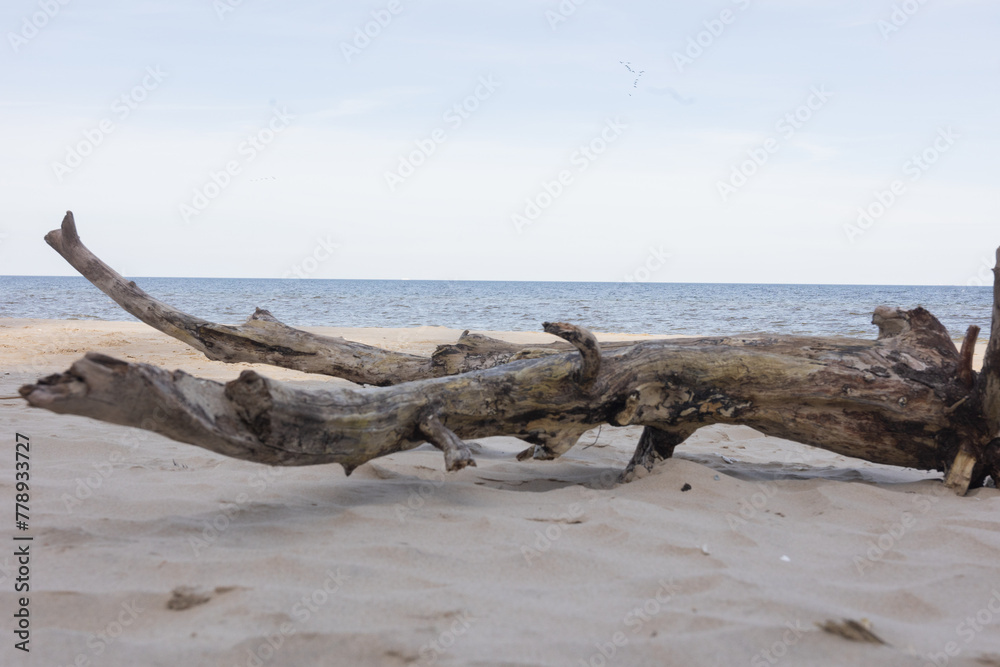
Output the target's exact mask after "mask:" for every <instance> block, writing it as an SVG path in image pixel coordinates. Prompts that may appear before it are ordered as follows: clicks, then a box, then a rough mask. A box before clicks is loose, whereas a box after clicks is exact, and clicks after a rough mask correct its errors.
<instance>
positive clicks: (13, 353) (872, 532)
mask: <svg viewBox="0 0 1000 667" xmlns="http://www.w3.org/2000/svg"><path fill="white" fill-rule="evenodd" d="M307 328H308V329H309V330H312V331H319V332H323V333H327V334H335V335H343V336H344V337H346V338H348V339H351V340H357V341H360V342H364V343H368V344H373V345H379V346H383V347H387V348H389V349H393V350H402V351H407V352H412V353H417V354H429V353H430V352H431V351H432V350H433V349H434V347H435V346H436V345H438V344H440V343H445V342H453V341H454V340H455V339H456V338H457V337H458V335H459V333H460V332H459V331H455V330H449V329H443V328H436V327H424V328H419V329H328V328H312V327H307ZM482 333H489V334H490V335H495V336H497V337H501V338H505V339H509V340H514V341H520V342H532V341H537V342H549V341H550V340H552V339H551V337H549V336H547V335H545V334H541V333H538V334H534V333H513V334H511V333H507V334H504V333H496V332H482ZM604 338H605V339H609V338H631V339H641V338H648V337H644V336H604ZM91 350H93V351H100V352H103V353H105V354H109V355H113V356H116V357H120V358H123V359H126V360H129V361H142V362H147V363H151V364H156V365H159V366H163V367H167V368H171V369H174V368H180V369H184V370H186V371H188V372H190V373H192V374H195V375H198V376H202V377H207V378H211V379H215V380H220V381H225V380H229V379H232V378H234V377H236V376H237V375H238V374H239V373H240V372H241V371H242V370H244V369H247V368H255V369H256V370H258V371H259V372H261V373H262V374H264V375H267V376H269V377H272V378H276V379H280V380H285V381H288V382H294V383H300V384H301V385H302V386H321V385H329V384H331V383H334V384H336V383H340V382H342V381H340V380H335V379H325V378H318V377H316V376H310V375H304V374H302V373H298V372H295V371H289V370H285V369H279V368H274V367H269V366H251V365H249V364H231V365H229V364H223V363H219V362H212V361H208V360H207V359H205V358H204V357H203V356H202V355H201V354H199V353H197V352H195V351H194V350H192V349H190V348H188V347H187V346H185V345H184V344H182V343H180V342H179V341H176V340H174V339H172V338H169V337H168V336H166V335H164V334H162V333H159V332H157V331H155V330H153V329H151V328H150V327H148V326H146V325H144V324H140V323H123V322H100V321H55V320H15V319H6V320H0V396H2V397H4V400H2V401H0V424H2V432H3V433H4V436H3V437H4V439H5V440H6V442H7V446H6V448H5V450H4V451H5V454H4V456H5V457H6V461H5V463H4V464H3V466H2V470H3V476H2V478H0V490H2V497H3V498H4V501H5V502H6V503H7V506H8V507H12V506H13V505H14V495H15V489H14V461H15V453H14V441H15V438H16V434H18V433H19V434H22V435H25V436H27V437H28V438H30V444H31V449H30V471H31V472H30V474H31V478H30V479H31V493H30V530H29V531H27V532H28V533H29V534H30V535H31V536H32V537H33V538H34V539H33V541H32V542H31V543H30V554H31V556H30V624H31V625H30V627H31V644H30V648H31V653H30V659H29V656H28V655H25V654H23V653H22V652H20V651H17V650H16V649H15V648H14V643H15V642H16V641H17V639H16V636H15V635H14V634H13V630H14V624H15V619H13V618H12V614H13V613H14V611H15V610H16V609H17V608H18V604H17V602H18V597H19V594H17V593H15V592H14V583H15V579H16V577H17V576H18V564H17V559H16V557H15V556H14V549H13V547H9V548H5V549H4V550H3V555H2V556H0V581H2V582H3V583H2V589H0V590H2V592H0V610H2V613H3V615H4V618H5V619H6V621H5V622H4V626H3V627H4V633H3V636H4V642H3V647H2V649H0V655H2V656H3V658H2V659H0V663H2V664H5V665H19V664H24V665H28V664H32V665H46V666H50V665H51V666H60V667H61V666H64V665H78V666H86V665H102V666H103V665H108V666H114V665H128V666H134V665H149V666H163V667H168V666H169V667H174V666H176V665H190V666H206V667H207V666H209V665H211V666H224V667H235V666H237V665H239V666H240V667H243V666H249V667H255V666H256V667H260V666H261V665H276V666H286V665H289V666H292V665H338V666H339V665H344V666H358V665H484V666H485V665H490V666H495V665H523V666H527V665H568V666H574V667H577V666H582V665H592V666H594V667H601V666H603V665H750V666H752V667H759V666H762V665H778V664H782V665H790V666H791V665H915V666H918V665H919V666H922V665H945V664H947V665H1000V566H998V565H997V556H998V554H1000V493H998V491H997V490H996V489H992V488H990V489H978V490H975V491H973V492H971V493H970V494H969V495H968V496H967V497H965V498H958V497H955V496H953V495H951V494H950V493H946V492H945V491H944V489H943V488H942V486H941V484H940V477H941V475H940V474H938V473H927V472H923V471H916V470H908V469H900V468H890V467H885V466H878V465H873V464H870V463H867V462H864V461H860V460H856V459H848V458H844V457H841V456H837V455H834V454H832V453H829V452H825V451H822V450H818V449H814V448H811V447H806V446H803V445H799V444H796V443H792V442H788V441H784V440H778V439H775V438H769V437H764V436H762V435H761V434H759V433H756V432H755V431H753V430H751V429H749V428H745V427H721V426H713V427H707V428H704V429H702V430H701V431H699V432H697V433H696V434H695V435H694V436H693V437H692V438H690V439H689V440H688V441H687V442H686V443H685V444H684V445H682V446H681V447H679V448H678V450H677V453H676V456H675V458H674V459H672V460H670V461H667V462H666V463H664V464H663V465H662V466H660V467H659V468H657V469H655V470H654V471H653V472H652V473H650V474H648V475H645V476H643V477H641V478H640V479H637V480H636V481H634V482H632V483H629V484H625V485H618V484H616V483H615V479H616V477H617V474H618V472H619V471H620V470H621V469H622V468H623V467H624V466H625V464H626V463H627V461H628V460H629V458H630V456H631V453H632V450H633V449H634V447H635V443H636V441H637V440H638V437H639V433H640V431H641V429H640V428H638V427H628V428H612V427H608V426H605V427H603V428H602V429H600V430H599V431H598V430H594V431H591V432H590V433H588V434H586V435H585V436H584V437H583V438H582V439H581V442H580V444H578V445H577V446H576V447H575V448H574V449H572V450H571V451H570V452H569V453H568V454H566V455H565V456H563V457H562V458H561V459H559V460H556V461H550V462H544V461H528V462H523V463H522V462H518V461H516V460H515V459H514V454H515V453H516V452H517V451H519V450H520V449H522V448H523V443H521V442H520V441H517V440H515V439H512V438H487V439H482V440H477V441H474V442H473V443H471V446H472V449H473V451H474V454H475V456H476V459H477V462H478V466H479V467H477V468H467V469H465V470H462V471H460V472H457V473H444V472H443V469H444V466H443V460H442V456H441V454H440V452H438V451H437V450H434V449H432V448H431V447H430V446H428V445H424V446H422V447H420V448H419V449H417V450H414V451H410V452H404V453H400V454H396V455H393V456H389V457H385V458H382V459H378V460H376V461H373V462H371V463H368V464H365V465H364V466H362V467H360V468H359V469H358V470H356V471H355V473H354V474H353V475H352V476H351V477H349V478H348V477H345V475H344V473H343V470H342V469H341V467H340V466H338V465H329V466H316V467H309V468H288V469H274V468H269V467H266V466H262V465H256V464H252V463H245V462H241V461H236V460H232V459H227V458H223V457H220V456H217V455H214V454H212V453H209V452H206V451H203V450H201V449H199V448H196V447H193V446H190V445H184V444H180V443H176V442H173V441H170V440H167V439H165V438H163V437H160V436H158V435H155V434H152V433H148V432H145V431H140V430H136V429H127V428H121V427H117V426H113V425H110V424H104V423H100V422H96V421H92V420H89V419H84V418H78V417H67V416H60V415H56V414H52V413H49V412H46V411H42V410H37V409H31V408H28V407H27V405H26V404H25V403H24V402H23V401H22V400H20V399H11V398H9V397H14V396H16V395H17V389H18V387H19V386H21V385H22V384H25V383H28V382H33V381H35V380H36V379H37V378H39V377H43V376H45V375H48V374H51V373H57V372H62V371H64V370H66V369H67V368H68V367H69V365H70V364H71V363H72V362H73V361H74V360H76V359H78V358H80V357H81V356H83V354H84V353H85V352H86V351H91ZM8 519H9V522H8V524H7V528H6V530H7V534H8V535H9V536H12V535H14V534H16V533H17V531H16V530H15V529H14V516H13V511H10V513H9V514H8ZM9 539H10V537H8V540H9ZM11 544H15V543H14V542H10V541H9V542H8V545H11ZM845 621H853V622H854V623H856V624H858V625H859V626H862V627H865V628H867V629H868V630H869V631H870V632H871V633H873V634H874V635H875V636H877V637H878V638H879V639H880V640H881V641H882V642H884V643H882V644H878V643H872V642H862V641H855V640H852V639H851V638H849V637H846V636H844V635H850V634H851V631H850V628H851V624H845ZM829 622H833V625H831V624H829ZM821 626H825V627H826V629H823V627H821ZM837 628H842V630H841V631H840V632H838V631H837Z"/></svg>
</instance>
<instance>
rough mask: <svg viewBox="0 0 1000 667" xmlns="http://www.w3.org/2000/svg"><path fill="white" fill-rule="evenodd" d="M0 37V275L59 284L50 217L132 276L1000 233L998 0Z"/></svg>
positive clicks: (51, 26)
mask: <svg viewBox="0 0 1000 667" xmlns="http://www.w3.org/2000/svg"><path fill="white" fill-rule="evenodd" d="M0 26H2V27H3V32H4V34H5V38H4V44H3V46H2V47H0V51H2V55H0V59H2V63H3V64H2V69H0V91H2V93H0V115H2V116H0V120H2V124H0V127H2V133H3V149H2V151H0V207H2V213H3V214H2V216H0V274H6V275H12V274H13V275H17V274H35V275H72V274H73V271H72V269H71V268H70V267H69V266H68V265H67V264H65V262H64V261H63V260H62V259H61V258H59V257H58V256H57V255H56V254H55V252H54V251H52V250H51V249H49V248H48V246H46V245H45V244H44V242H43V241H42V236H43V235H44V234H45V232H47V231H48V230H50V229H52V228H54V227H56V226H57V225H58V223H59V221H60V220H61V218H62V215H63V213H64V212H65V211H66V210H67V209H72V210H73V211H74V212H75V214H76V218H77V222H78V225H79V228H80V232H81V235H82V237H83V239H84V241H85V242H86V243H87V244H88V246H89V247H90V248H91V249H92V250H94V251H95V252H96V253H97V254H98V255H100V256H101V257H102V258H104V259H105V260H106V261H108V262H109V263H110V264H111V265H112V266H114V267H115V268H117V269H119V270H120V271H122V272H123V273H125V274H126V275H130V276H235V277H265V278H276V277H282V276H284V275H289V274H290V272H295V271H297V273H298V274H300V275H305V276H308V277H313V278H402V279H450V280H451V279H457V280H479V279H492V280H593V281H619V280H623V279H625V278H626V277H632V278H639V279H648V280H654V281H668V282H780V283H889V284H966V283H967V282H968V281H969V280H970V279H974V278H975V277H976V276H980V275H982V273H983V272H982V268H983V266H984V265H985V264H987V263H991V262H992V260H991V257H992V251H993V249H995V248H996V247H997V245H998V244H1000V224H998V223H1000V215H998V214H1000V189H998V187H997V182H998V177H1000V165H998V162H997V160H998V156H1000V141H998V134H997V122H998V111H997V110H998V108H1000V104H998V102H1000V96H998V74H1000V39H998V38H997V35H998V34H1000V3H998V2H996V1H995V0H982V1H975V0H924V1H923V2H920V1H919V0H905V1H903V2H901V1H899V0H895V1H893V0H863V1H862V0H846V1H844V0H836V1H835V0H809V1H807V0H800V1H793V0H770V1H767V0H736V1H733V0H713V1H694V2H693V1H690V0H685V1H684V2H681V1H679V0H677V1H666V2H665V1H663V0H658V1H654V0H625V1H615V2H612V0H563V1H562V2H559V1H557V0H503V1H500V0H489V1H482V0H480V1H477V2H472V1H471V0H467V1H465V2H458V1H455V0H452V1H448V0H376V1H365V2H336V3H334V2H320V1H318V0H317V1H308V0H285V1H282V2H279V1H278V0H242V1H240V0H216V1H215V2H213V0H198V1H193V0H162V1H152V0H138V1H136V0H130V1H128V2H126V1H124V0H117V1H101V2H88V1H86V0H6V1H5V2H4V3H3V5H2V9H0ZM39 26H40V27H39ZM365 31H367V32H368V33H369V34H370V35H373V36H368V35H365V34H364V33H365ZM456 105H457V108H456ZM227 167H228V168H229V170H230V172H231V173H226V170H227ZM213 174H214V177H213ZM880 200H881V201H880ZM535 207H537V208H535ZM859 209H866V210H867V211H868V212H869V214H870V215H871V217H870V218H868V219H867V220H866V219H862V220H861V221H860V224H859ZM334 246H335V247H334ZM666 255H669V257H665V256H666Z"/></svg>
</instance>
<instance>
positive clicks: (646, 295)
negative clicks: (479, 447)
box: [0, 276, 992, 338]
mask: <svg viewBox="0 0 1000 667" xmlns="http://www.w3.org/2000/svg"><path fill="white" fill-rule="evenodd" d="M135 281H136V282H137V283H138V284H139V286H140V287H142V288H143V289H145V290H146V291H147V292H149V293H150V294H152V295H153V296H155V297H157V298H159V299H161V300H163V301H165V302H167V303H169V304H171V305H173V306H176V307H178V308H180V309H181V310H184V311H186V312H188V313H191V314H192V315H197V316H199V317H202V318H205V319H208V320H213V321H216V322H222V323H227V324H238V323H240V322H243V321H244V320H245V319H246V318H247V317H248V316H249V315H250V314H251V313H252V312H253V310H254V308H255V307H257V306H259V307H261V308H266V309H268V310H270V311H271V312H272V313H273V314H274V315H275V317H277V318H278V319H280V320H282V321H283V322H285V323H286V324H289V325H293V326H295V325H297V326H308V325H321V326H346V327H413V326H421V325H438V326H445V327H452V328H455V329H480V330H482V329H490V330H499V331H538V330H540V329H541V324H542V322H545V321H565V322H573V323H575V324H580V325H583V326H585V327H587V328H590V329H592V330H594V331H606V332H622V333H656V334H691V335H695V334H704V335H716V334H735V333H749V332H755V331H766V332H770V333H786V334H805V335H809V334H816V335H845V336H860V337H874V335H875V333H876V329H875V327H873V326H872V325H871V313H872V311H873V310H874V309H875V307H876V306H878V305H890V306H902V307H905V308H913V307H916V306H918V305H921V306H924V307H925V308H927V309H928V310H930V311H931V312H932V313H934V314H935V315H936V316H937V317H938V319H940V320H941V321H942V322H943V323H944V325H945V326H946V327H948V331H949V332H950V333H951V335H952V336H953V337H955V338H960V337H961V336H962V335H963V334H964V333H965V330H966V328H967V327H968V326H969V325H970V324H978V325H979V326H981V327H983V328H984V330H986V331H988V330H989V324H990V308H991V301H992V296H991V295H992V290H991V288H990V287H915V286H885V285H877V286H863V285H727V284H675V283H556V282H487V281H483V282H473V281H455V282H450V281H400V280H274V279H235V278H135ZM0 317H40V318H55V319H81V320H83V319H99V320H123V321H129V320H132V321H134V318H132V316H131V315H129V314H128V313H126V312H125V311H123V310H122V309H121V308H119V307H118V305H117V304H115V303H114V302H113V301H111V299H109V298H108V297H107V296H105V295H104V294H103V293H102V292H100V291H99V290H98V289H97V288H96V287H94V286H93V285H91V284H90V283H89V282H87V281H86V280H85V279H84V278H82V277H36V276H0Z"/></svg>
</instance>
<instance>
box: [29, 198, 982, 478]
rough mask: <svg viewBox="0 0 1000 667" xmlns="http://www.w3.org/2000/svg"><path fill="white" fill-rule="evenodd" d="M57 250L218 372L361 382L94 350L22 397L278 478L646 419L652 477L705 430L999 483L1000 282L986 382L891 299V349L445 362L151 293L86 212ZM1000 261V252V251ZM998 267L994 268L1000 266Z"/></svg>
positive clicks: (628, 349) (496, 347)
mask: <svg viewBox="0 0 1000 667" xmlns="http://www.w3.org/2000/svg"><path fill="white" fill-rule="evenodd" d="M46 241H47V242H48V243H49V245H51V246H52V247H53V248H54V249H55V250H56V251H57V252H59V254H61V255H62V256H63V257H64V258H65V259H66V260H67V261H68V262H69V263H70V264H71V265H72V266H73V267H74V268H76V269H77V271H79V272H80V273H81V274H82V275H83V276H84V277H86V278H87V279H88V280H90V281H91V282H92V283H93V284H94V285H96V286H97V287H98V288H100V289H101V290H102V291H104V292H105V293H106V294H108V295H109V296H110V297H111V298H112V299H114V300H115V301H116V302H117V303H118V304H119V305H121V306H122V307H123V308H124V309H125V310H126V311H128V312H129V313H131V314H132V315H134V316H135V317H137V318H138V319H140V320H142V321H143V322H146V323H147V324H149V325H150V326H153V327H155V328H156V329H159V330H160V331H163V332H165V333H167V334H169V335H171V336H173V337H175V338H177V339H179V340H182V341H184V342H185V343H187V344H189V345H191V346H192V347H194V348H195V349H198V350H200V351H201V352H203V353H204V354H205V355H206V356H207V357H209V358H210V359H217V360H221V361H228V362H236V361H242V362H253V363H266V364H272V365H277V366H283V367H287V368H294V369H298V370H302V371H306V372H311V373H322V374H326V375H331V376H336V377H341V378H345V379H347V380H351V381H353V382H355V383H358V384H362V385H374V386H367V387H363V386H362V387H331V388H329V389H323V390H304V389H299V388H296V387H294V386H291V385H289V384H286V383H282V382H277V381H274V380H270V379H268V378H266V377H264V376H262V375H260V374H259V373H257V372H254V371H244V372H243V373H242V374H241V375H240V377H239V378H238V379H236V380H233V381H231V382H228V383H225V384H222V383H218V382H213V381H209V380H204V379H199V378H196V377H193V376H191V375H189V374H187V373H184V372H183V371H173V372H170V371H166V370H163V369H160V368H157V367H154V366H150V365H147V364H133V363H127V362H124V361H120V360H116V359H113V358H111V357H108V356H105V355H101V354H95V353H88V354H87V355H86V356H85V357H84V358H83V359H81V360H79V361H77V362H76V363H74V364H73V365H72V367H71V368H70V369H69V370H68V371H67V372H65V373H62V374H60V375H53V376H50V377H47V378H43V379H41V380H39V381H38V382H37V383H36V384H33V385H26V386H24V387H22V388H21V395H22V396H23V397H24V398H25V399H26V400H27V401H28V402H29V403H30V404H31V405H33V406H36V407H41V408H45V409H48V410H52V411H54V412H58V413H66V414H75V415H83V416H87V417H91V418H94V419H99V420H102V421H106V422H111V423H115V424H121V425H125V426H133V427H139V428H144V429H147V430H151V431H155V432H157V433H161V434H163V435H165V436H167V437H170V438H173V439H174V440H178V441H180V442H186V443H190V444H193V445H197V446H199V447H203V448H205V449H208V450H211V451H214V452H217V453H220V454H224V455H226V456H232V457H235V458H240V459H246V460H250V461H256V462H260V463H267V464H272V465H312V464H321V463H339V464H341V465H342V466H343V467H344V469H345V471H347V472H348V473H350V472H351V471H352V470H353V469H354V468H356V467H357V466H359V465H361V464H362V463H364V462H365V461H369V460H371V459H374V458H377V457H380V456H385V455H387V454H391V453H394V452H398V451H402V450H406V449H411V448H413V447H416V446H418V445H420V444H421V443H423V442H430V443H432V444H433V445H435V446H436V447H438V448H439V449H441V450H442V451H443V452H444V456H445V462H446V467H447V468H448V469H449V470H458V469H461V468H463V467H465V466H467V465H475V463H474V461H473V459H472V456H471V454H470V451H469V448H468V447H467V446H466V444H465V442H464V440H467V439H471V438H481V437H487V436H495V435H506V436H514V437H517V438H520V439H522V440H524V441H525V442H527V443H529V444H530V445H531V446H530V447H529V448H528V449H526V450H525V451H524V452H522V454H521V455H520V456H519V458H528V457H533V458H538V459H550V458H554V457H557V456H559V455H561V454H563V453H564V452H566V451H567V450H568V449H570V448H571V447H572V446H573V445H574V444H575V443H576V441H577V440H578V439H579V437H580V436H581V435H582V434H583V433H584V432H586V431H588V430H590V429H591V428H593V427H596V426H598V425H601V424H612V425H615V426H625V425H632V424H635V425H642V426H644V427H645V428H644V430H643V434H642V436H641V438H640V440H639V443H638V446H637V448H636V451H635V454H634V455H633V458H632V461H631V462H630V463H629V465H628V467H627V468H626V471H625V473H624V475H623V476H624V477H625V478H626V479H627V478H629V477H630V476H631V474H632V473H633V471H634V470H635V468H636V466H643V467H646V468H647V469H649V468H651V467H652V466H653V465H654V464H655V462H656V461H658V460H660V459H662V458H667V457H669V456H671V455H672V453H673V450H674V448H675V447H676V446H677V445H679V444H680V443H682V442H683V441H684V440H685V439H686V438H687V437H688V436H689V435H691V434H692V433H693V432H694V431H696V430H697V429H699V428H701V427H702V426H706V425H708V424H742V425H746V426H749V427H751V428H754V429H756V430H758V431H760V432H762V433H766V434H768V435H773V436H777V437H781V438H787V439H789V440H794V441H797V442H801V443H804V444H808V445H812V446H816V447H821V448H823V449H827V450H830V451H833V452H837V453H839V454H844V455H847V456H855V457H858V458H862V459H865V460H868V461H872V462H875V463H882V464H889V465H897V466H907V467H913V468H919V469H923V470H941V471H945V472H946V473H947V475H946V479H945V482H946V484H948V486H950V487H951V488H953V489H954V490H955V491H956V492H958V493H965V492H966V490H967V489H968V488H969V487H970V486H978V485H980V484H982V483H983V481H984V479H985V478H986V477H987V476H988V475H989V476H992V477H993V478H994V480H996V479H998V478H1000V475H998V473H1000V453H998V452H1000V447H998V445H1000V440H998V439H997V438H996V436H997V434H998V433H1000V376H998V374H1000V356H998V355H1000V331H998V328H1000V306H998V303H1000V280H998V282H997V284H996V285H995V287H994V306H993V322H992V327H991V338H990V341H989V345H988V347H987V351H986V358H985V361H984V365H983V368H982V371H981V372H979V373H976V372H974V371H973V369H972V352H973V347H974V344H975V340H976V337H977V335H978V332H979V329H978V327H970V329H969V332H968V333H967V334H966V337H965V341H964V342H963V344H962V349H961V350H959V349H957V348H956V347H955V344H954V343H953V342H952V339H951V337H950V336H949V335H948V332H947V331H946V330H945V328H944V326H942V325H941V323H940V322H939V321H938V320H937V319H936V318H935V317H934V316H933V315H931V314H930V313H929V312H927V311H926V310H924V309H923V308H916V309H914V310H901V309H898V308H888V307H884V306H880V307H879V308H877V309H876V310H875V314H874V317H873V323H874V324H875V325H877V326H878V329H879V335H878V340H860V339H849V338H824V337H806V336H770V335H748V336H733V337H708V338H688V339H671V340H652V341H643V342H638V343H616V344H608V343H605V344H598V343H597V341H596V340H595V338H594V337H593V335H591V334H590V333H589V332H588V331H586V330H584V329H582V328H579V327H576V326H573V325H570V324H562V323H546V324H545V325H544V328H545V330H546V331H547V332H549V333H551V334H553V335H555V336H557V337H559V338H561V339H563V341H565V342H561V343H557V344H554V345H549V346H523V345H514V344H510V343H506V342H503V341H497V340H495V339H492V338H488V337H486V336H478V335H474V334H469V333H468V332H466V333H465V334H463V335H462V337H461V338H460V339H459V341H458V342H457V343H456V344H454V345H446V346H441V347H439V348H438V349H437V351H436V352H435V353H434V354H433V355H432V356H431V357H420V356H415V355H409V354H401V353H396V352H390V351H386V350H382V349H380V348H376V347H372V346H368V345H362V344H359V343H354V342H350V341H346V340H343V339H341V338H330V337H324V336H318V335H315V334H311V333H308V332H305V331H301V330H298V329H294V328H292V327H288V326H286V325H284V324H282V323H281V322H279V321H278V320H276V319H275V318H274V317H272V316H271V315H270V314H269V313H267V312H266V311H260V310H258V311H257V313H255V314H254V315H253V316H252V317H251V318H250V319H249V320H248V321H247V322H246V323H245V324H243V325H241V326H238V327H233V326H226V325H220V324H215V323H212V322H208V321H206V320H201V319H198V318H195V317H192V316H190V315H187V314H185V313H183V312H181V311H179V310H177V309H175V308H173V307H171V306H169V305H167V304H164V303H162V302H160V301H157V300H156V299H154V298H152V297H150V296H149V295H148V294H146V293H145V292H144V291H142V290H141V289H139V288H138V287H137V286H136V284H135V283H134V282H131V281H128V280H126V279H125V278H123V277H122V276H121V275H120V274H118V273H117V272H115V271H114V270H113V269H111V268H110V267H108V266H107V265H106V264H104V263H103V262H102V261H101V260H100V259H98V258H97V257H96V256H94V255H93V254H92V253H91V252H90V251H89V250H88V249H87V248H86V247H85V246H84V245H83V244H82V243H81V241H80V238H79V236H78V234H77V231H76V227H75V224H74V220H73V216H72V213H67V215H66V217H65V219H64V220H63V224H62V227H61V229H59V230H55V231H53V232H50V233H49V234H48V235H47V236H46ZM998 263H1000V250H998ZM995 273H996V270H995Z"/></svg>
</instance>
